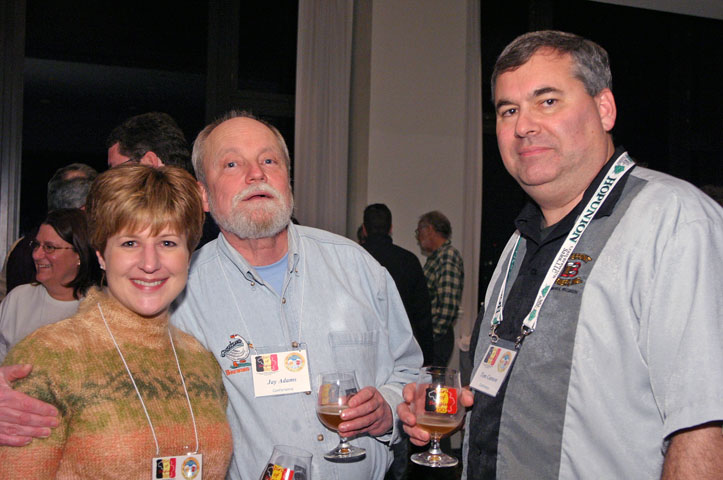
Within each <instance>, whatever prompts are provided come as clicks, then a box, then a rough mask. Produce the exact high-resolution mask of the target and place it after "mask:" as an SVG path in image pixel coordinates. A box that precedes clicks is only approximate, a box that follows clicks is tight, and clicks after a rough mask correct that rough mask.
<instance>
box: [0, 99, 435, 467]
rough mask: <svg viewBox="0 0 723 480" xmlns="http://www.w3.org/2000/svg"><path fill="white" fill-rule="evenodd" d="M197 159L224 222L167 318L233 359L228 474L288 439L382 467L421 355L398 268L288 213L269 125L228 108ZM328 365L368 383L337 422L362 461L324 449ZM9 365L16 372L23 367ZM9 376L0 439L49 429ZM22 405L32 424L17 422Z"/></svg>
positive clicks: (211, 206) (318, 457)
mask: <svg viewBox="0 0 723 480" xmlns="http://www.w3.org/2000/svg"><path fill="white" fill-rule="evenodd" d="M192 161H193V166H194V169H195V171H196V176H197V178H198V180H199V185H200V187H201V190H202V194H203V199H204V204H205V208H206V210H207V211H210V212H211V215H212V216H213V218H214V219H215V220H216V222H217V223H218V225H219V227H220V229H221V235H219V237H218V238H217V239H216V240H214V241H212V242H210V243H208V244H206V245H205V246H204V247H203V248H202V249H200V250H198V251H197V252H196V254H195V255H194V256H193V259H192V261H191V270H190V273H189V278H188V284H187V288H186V290H185V292H184V294H182V296H181V297H179V299H178V300H177V305H176V308H175V310H174V313H173V316H172V321H173V322H174V323H175V324H176V325H177V326H178V327H179V328H181V329H183V330H185V331H187V332H189V333H191V334H193V335H194V336H195V337H196V338H197V339H198V340H199V341H200V342H201V343H203V344H204V346H205V347H206V348H207V349H208V350H210V351H211V352H213V353H214V354H215V355H216V359H217V360H218V362H219V364H220V365H221V368H222V370H223V372H224V385H225V387H226V391H227V392H228V396H229V406H228V411H227V414H228V418H229V422H230V424H231V429H232V433H233V436H234V458H233V461H232V463H231V466H230V469H229V474H228V478H231V479H241V478H244V479H246V478H257V477H258V476H259V474H260V473H261V472H262V471H263V470H264V468H265V467H266V460H268V458H269V457H270V455H271V453H272V450H273V447H274V445H279V444H284V445H295V446H297V447H301V448H303V449H305V450H308V451H310V452H311V453H312V454H313V461H312V470H313V476H314V477H315V478H324V479H359V480H362V479H363V480H367V479H382V478H384V474H385V472H386V470H387V468H388V466H389V464H390V463H391V461H392V454H391V451H390V449H389V445H390V444H393V443H396V442H397V441H398V440H399V438H400V437H399V435H400V433H401V428H399V429H398V428H397V424H398V422H397V418H396V410H395V409H394V408H392V407H393V406H394V407H395V406H396V405H397V404H398V403H399V402H400V401H401V399H402V397H401V392H402V387H403V385H404V384H406V383H408V382H413V381H414V380H415V378H416V374H417V371H418V368H419V367H420V366H421V364H422V353H421V350H420V349H419V346H418V344H417V342H416V341H415V340H414V336H413V335H412V330H411V327H410V325H409V320H408V319H407V315H406V313H405V310H404V305H403V304H402V301H401V298H400V297H399V293H398V292H397V289H396V287H395V284H394V280H392V278H391V277H390V276H389V273H388V272H387V271H386V270H385V269H384V268H383V267H382V266H381V265H379V263H378V262H377V261H376V260H374V258H373V257H372V256H371V255H369V254H368V253H367V252H366V251H365V250H364V249H363V248H362V247H360V246H359V245H357V244H356V243H354V242H352V241H350V240H347V239H346V238H343V237H341V236H338V235H335V234H332V233H329V232H325V231H322V230H318V229H314V228H310V227H303V226H298V225H294V224H293V223H292V222H291V221H290V220H291V214H292V211H293V206H294V201H293V196H292V193H291V185H290V182H289V153H288V149H287V147H286V144H285V142H284V139H283V137H282V136H281V134H280V133H279V132H278V130H277V129H276V128H274V127H273V126H271V125H269V124H267V123H266V122H263V121H261V120H258V119H256V118H254V117H253V116H251V115H250V114H248V113H245V112H236V111H232V112H229V113H228V114H226V115H225V116H224V117H222V118H221V119H219V120H217V121H215V122H213V123H211V124H210V125H208V126H207V127H206V128H204V129H203V130H202V131H201V133H199V135H198V137H197V138H196V141H195V143H194V146H193V155H192ZM331 371H338V372H343V371H354V372H355V373H356V377H357V380H358V383H359V387H360V390H359V392H358V393H357V394H355V395H354V396H353V397H352V398H351V400H349V408H347V409H346V410H344V412H343V413H342V415H341V416H342V423H341V424H340V425H339V432H340V433H341V434H343V436H345V437H349V438H354V439H353V440H352V442H353V444H354V445H357V446H360V447H363V448H364V449H366V457H365V458H363V459H361V461H358V462H354V463H332V462H330V461H327V460H325V459H324V454H325V453H326V452H328V451H330V450H332V449H333V448H334V447H335V446H336V445H337V444H338V442H339V439H338V436H337V434H336V432H333V431H331V430H327V429H326V428H325V427H324V426H323V425H322V424H321V422H320V421H319V420H318V419H317V416H316V412H315V405H316V401H317V391H318V387H319V385H318V382H317V381H316V378H317V376H318V374H319V373H321V372H331ZM0 374H1V376H4V378H6V379H8V380H12V379H14V378H16V377H19V376H23V375H26V374H27V370H25V369H22V368H21V367H15V368H14V369H12V370H6V369H0ZM191 388H192V387H191ZM0 390H1V391H0V443H4V444H21V443H22V442H23V441H25V440H26V439H27V441H29V438H28V437H31V436H40V435H43V434H47V432H48V430H47V428H46V427H48V426H52V421H51V420H53V414H52V413H53V409H52V407H50V406H48V405H47V404H42V402H39V401H37V400H35V399H30V398H27V397H24V396H21V394H19V393H17V392H11V391H10V390H9V388H8V387H7V386H0ZM21 411H22V412H28V413H30V415H27V414H26V415H25V419H28V418H30V419H31V421H30V423H31V424H32V425H34V426H23V427H21V426H17V425H14V423H18V424H21V423H23V419H22V418H20V417H19V416H18V415H19V413H17V412H21ZM47 414H49V416H48V415H47ZM11 423H12V424H13V425H10V424H11ZM25 423H28V422H27V420H26V422H25ZM38 427H41V428H38ZM8 433H10V434H9V435H8ZM355 437H356V438H355ZM13 442H14V443H13Z"/></svg>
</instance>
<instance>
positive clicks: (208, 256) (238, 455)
mask: <svg viewBox="0 0 723 480" xmlns="http://www.w3.org/2000/svg"><path fill="white" fill-rule="evenodd" d="M288 228H289V236H288V238H289V255H288V270H287V273H286V278H285V280H284V286H283V289H282V291H281V292H279V293H277V292H276V291H274V289H273V288H270V287H269V286H267V285H266V284H265V283H264V281H263V279H262V278H260V277H259V275H258V274H257V272H256V271H255V270H254V268H253V267H252V266H250V265H249V264H248V263H247V262H246V261H245V260H244V258H243V257H241V255H240V254H239V253H238V252H237V251H236V250H234V249H233V247H231V246H230V244H229V243H228V241H227V240H226V239H225V238H224V237H223V234H222V235H219V238H218V239H217V240H215V241H213V242H210V243H208V244H207V245H205V246H204V247H203V248H202V249H201V250H199V251H198V252H196V253H195V254H194V256H193V259H192V261H191V271H190V274H189V277H188V286H187V288H186V290H185V292H184V293H183V294H182V296H181V297H179V299H178V300H177V305H176V308H175V311H174V313H173V317H172V320H173V322H174V323H175V324H176V325H177V326H178V327H180V328H182V329H183V330H185V331H187V332H189V333H191V334H193V335H194V336H195V337H196V338H197V339H198V340H199V341H200V342H201V343H202V344H203V345H204V346H205V347H206V348H207V349H209V350H210V351H211V352H212V353H213V354H214V355H215V356H216V359H217V360H218V362H219V364H220V365H221V369H222V370H223V371H224V385H225V387H226V390H227V392H228V396H229V406H228V412H227V413H228V418H229V422H230V423H231V429H232V432H233V438H234V458H233V460H232V462H231V466H230V469H229V474H228V478H231V479H256V478H258V477H259V476H260V474H261V472H262V470H263V468H264V467H265V466H266V462H267V460H268V459H269V457H270V455H271V452H272V449H273V446H274V445H294V446H297V447H300V448H303V449H305V450H308V451H309V452H311V453H312V454H313V455H314V457H313V462H312V472H311V475H312V476H313V478H320V479H325V480H327V479H340V480H341V479H359V480H368V479H382V478H383V477H384V474H385V471H386V469H387V467H388V465H389V463H390V462H391V460H392V455H391V452H390V450H389V448H388V445H387V443H389V442H392V443H393V442H396V441H397V440H398V435H399V433H400V432H401V427H400V426H399V424H398V421H397V420H398V419H397V415H396V406H397V404H399V403H400V402H401V392H402V388H403V386H404V385H405V384H406V383H409V382H414V381H415V379H416V375H417V371H418V368H419V367H420V366H421V364H422V354H421V351H420V349H419V346H418V345H417V343H416V341H415V340H414V337H413V335H412V329H411V327H410V325H409V320H408V319H407V315H406V313H405V310H404V306H403V304H402V301H401V299H400V297H399V293H398V292H397V289H396V287H395V284H394V281H393V280H392V278H391V276H390V275H389V273H388V272H387V271H386V269H384V268H383V267H382V266H381V265H379V263H377V261H376V260H374V258H372V257H371V255H369V254H368V253H367V252H366V251H365V250H364V249H363V248H361V247H360V246H359V245H357V244H355V243H354V242H351V241H349V240H347V239H346V238H344V237H341V236H338V235H335V234H332V233H329V232H325V231H322V230H317V229H314V228H309V227H300V226H296V225H293V224H290V225H289V227H288ZM299 322H301V325H299ZM299 331H301V335H300V337H299ZM233 335H240V336H241V337H243V338H244V339H245V340H246V341H247V342H249V343H251V344H253V348H252V349H251V355H253V354H255V353H269V352H271V351H279V350H281V351H283V350H290V349H291V342H292V341H299V340H300V342H301V343H302V344H306V348H307V352H308V357H309V358H308V360H309V369H310V373H311V385H312V392H311V393H310V394H306V393H295V394H290V395H280V396H272V397H259V398H255V396H254V388H253V380H252V376H251V375H252V373H251V369H250V368H248V370H244V368H234V366H233V365H232V360H230V359H229V358H228V357H226V356H225V355H224V356H222V353H223V352H224V349H226V348H227V347H228V346H229V343H230V342H231V341H232V338H231V337H232V336H233ZM237 367H238V365H237ZM334 370H337V371H345V370H355V371H356V374H357V380H358V381H359V384H360V387H364V386H368V385H373V386H376V387H377V389H378V390H379V391H380V392H381V394H382V395H383V396H384V398H385V399H386V401H387V403H389V406H390V407H391V409H392V412H393V414H394V429H393V431H392V432H391V434H388V435H385V436H383V437H378V438H372V437H369V436H362V437H359V438H356V439H354V440H352V443H353V444H355V445H358V446H361V447H363V448H365V449H366V450H367V456H366V458H365V459H364V460H362V461H360V462H356V463H350V464H340V463H331V462H328V461H326V460H325V459H324V456H323V455H324V453H325V452H327V451H329V450H331V449H332V448H334V447H335V446H336V444H337V443H338V442H339V437H338V435H337V434H336V433H335V432H333V431H331V430H327V429H326V428H325V427H324V426H323V425H322V424H321V423H320V422H319V420H318V418H317V416H316V411H315V404H316V398H317V392H316V390H317V388H318V385H317V379H316V376H317V375H318V374H319V373H322V372H330V371H334ZM189 383H190V384H191V385H192V380H191V381H189ZM189 388H192V386H191V387H189ZM202 451H203V446H201V453H203V452H202Z"/></svg>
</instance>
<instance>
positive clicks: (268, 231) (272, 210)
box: [208, 183, 294, 239]
mask: <svg viewBox="0 0 723 480" xmlns="http://www.w3.org/2000/svg"><path fill="white" fill-rule="evenodd" d="M257 193H268V194H270V195H272V196H273V199H272V200H270V201H253V202H250V204H248V205H245V204H244V203H243V198H248V196H249V195H254V194H257ZM208 207H209V210H210V211H211V216H212V217H213V219H214V220H216V223H218V226H219V227H221V228H222V229H223V230H225V231H227V232H229V233H233V234H234V235H236V236H237V237H239V238H250V239H256V238H267V237H273V236H274V235H276V234H277V233H279V232H280V231H282V230H283V229H284V228H286V226H287V225H288V224H289V221H291V214H292V212H293V211H294V197H293V195H292V194H291V191H290V189H289V191H288V193H287V195H283V194H282V193H281V192H279V191H278V190H277V189H275V188H274V187H272V186H271V185H269V184H266V183H262V184H258V185H253V186H251V187H248V188H246V189H245V190H244V191H242V192H239V193H237V194H236V195H234V197H233V199H232V200H231V212H230V213H229V215H227V216H223V215H221V214H219V213H218V211H217V209H216V205H215V204H214V203H213V196H212V195H209V196H208Z"/></svg>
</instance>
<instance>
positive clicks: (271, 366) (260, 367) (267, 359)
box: [255, 353, 279, 373]
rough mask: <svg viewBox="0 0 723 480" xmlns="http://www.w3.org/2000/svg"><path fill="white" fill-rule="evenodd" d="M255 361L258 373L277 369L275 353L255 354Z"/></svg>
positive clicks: (271, 371) (277, 360)
mask: <svg viewBox="0 0 723 480" xmlns="http://www.w3.org/2000/svg"><path fill="white" fill-rule="evenodd" d="M255 363H256V371H257V372H258V373H273V372H277V371H278V370H279V359H278V356H277V355H276V354H275V353H271V354H268V355H257V356H256V362H255Z"/></svg>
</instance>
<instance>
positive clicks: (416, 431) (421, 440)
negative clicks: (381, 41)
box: [397, 383, 474, 447]
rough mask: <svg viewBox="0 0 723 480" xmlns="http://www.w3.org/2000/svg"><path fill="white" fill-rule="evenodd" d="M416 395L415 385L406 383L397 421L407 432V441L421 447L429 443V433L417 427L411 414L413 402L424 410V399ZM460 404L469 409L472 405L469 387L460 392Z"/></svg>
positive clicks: (398, 408) (398, 407) (472, 397)
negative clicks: (399, 421) (400, 422)
mask: <svg viewBox="0 0 723 480" xmlns="http://www.w3.org/2000/svg"><path fill="white" fill-rule="evenodd" d="M416 393H417V384H416V383H408V384H407V385H405V386H404V391H403V392H402V395H403V396H404V401H403V402H402V403H400V404H399V405H397V415H399V419H400V420H401V421H402V423H403V424H404V425H403V426H404V431H405V432H407V435H409V440H410V441H411V442H412V443H413V444H415V445H417V446H419V447H421V446H424V445H426V444H427V443H429V440H430V438H429V433H427V432H426V431H424V430H422V429H421V428H419V427H417V417H416V416H415V415H414V413H412V408H411V407H412V404H414V403H415V402H416V403H417V404H418V407H419V408H424V406H423V403H422V402H424V399H423V398H416V396H417V395H416ZM460 403H461V404H462V406H463V407H471V406H472V404H473V403H474V394H473V393H472V392H471V391H470V390H469V387H465V388H464V389H463V390H462V397H461V399H460Z"/></svg>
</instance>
